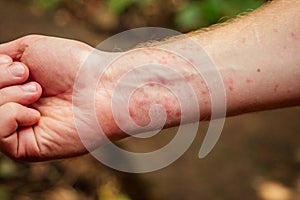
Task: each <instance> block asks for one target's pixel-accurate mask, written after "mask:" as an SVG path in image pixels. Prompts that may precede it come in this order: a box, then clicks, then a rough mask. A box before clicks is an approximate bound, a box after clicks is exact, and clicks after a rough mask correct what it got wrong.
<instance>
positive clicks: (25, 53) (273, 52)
mask: <svg viewBox="0 0 300 200" xmlns="http://www.w3.org/2000/svg"><path fill="white" fill-rule="evenodd" d="M299 11H300V2H299V1H298V0H289V1H287V0H278V1H274V2H273V3H271V4H270V5H267V6H264V7H262V8H260V9H258V10H256V11H254V12H253V13H251V14H249V15H247V16H245V17H242V18H241V19H237V20H235V21H233V22H231V23H228V24H226V25H223V26H219V27H216V28H214V29H212V30H210V31H208V32H203V31H198V32H195V33H190V34H188V36H189V37H191V38H193V39H194V40H195V41H196V42H198V43H199V44H200V45H201V46H202V48H203V49H204V50H205V51H206V52H207V53H208V54H209V55H210V56H211V58H212V60H213V61H214V62H215V64H216V65H217V67H218V69H219V71H220V73H221V76H222V78H223V81H224V84H225V89H226V96H227V114H228V115H236V114H242V113H247V112H252V111H259V110H266V109H272V108H277V107H285V106H294V105H299V102H300V90H299V88H300V82H299V77H300V59H299V56H298V54H299V52H300V43H299V40H300V20H299V19H300V14H299V13H300V12H299ZM270 22H271V23H270ZM178 44H180V45H181V46H184V40H182V39H180V38H177V39H174V40H173V41H170V43H169V45H175V46H178ZM161 45H164V44H161ZM157 46H159V44H158V45H157ZM186 50H187V51H191V49H189V46H186ZM91 51H92V48H91V47H89V46H87V45H85V44H83V43H80V42H76V41H72V40H65V39H58V38H52V37H45V36H35V35H33V36H27V37H24V38H21V39H18V40H16V41H13V42H10V43H7V44H2V45H0V54H6V55H9V56H11V57H12V58H13V59H14V60H15V61H20V62H23V63H24V64H25V65H26V66H27V67H28V69H29V71H30V79H31V80H32V81H35V82H37V83H39V85H40V86H41V88H42V90H43V93H42V94H40V93H41V88H40V89H39V91H40V92H39V93H36V95H35V97H32V99H31V101H32V102H34V101H36V99H37V97H39V95H41V98H40V99H39V100H38V101H37V102H35V103H34V104H33V106H32V107H33V108H34V109H36V110H37V111H39V113H40V116H39V115H38V114H36V113H35V114H28V113H29V111H28V110H26V109H25V108H24V107H22V108H19V109H16V108H15V107H17V106H16V105H14V106H13V107H14V108H15V110H17V111H18V112H15V114H14V115H13V116H9V115H7V114H6V113H7V112H8V111H7V110H5V109H0V112H1V113H0V116H1V117H0V127H10V129H3V130H2V132H0V145H1V151H2V152H4V153H5V154H7V155H9V156H11V157H12V158H14V159H18V160H25V161H42V160H51V159H57V158H65V157H72V156H77V155H82V154H84V153H86V152H87V150H86V149H85V147H84V145H83V144H82V142H81V140H80V138H79V136H78V133H77V131H76V127H75V124H74V120H73V115H74V113H73V109H72V93H73V85H74V82H75V79H76V74H77V72H78V70H79V68H80V65H81V64H82V63H83V61H84V59H85V58H86V57H87V55H88V54H89V53H90V52H91ZM147 51H149V49H147V48H145V49H140V50H139V51H134V52H131V54H133V55H132V59H131V60H130V59H129V60H128V59H126V60H122V58H121V59H119V60H118V61H117V62H115V63H114V65H113V67H112V68H111V71H110V72H109V73H108V74H107V75H106V76H104V77H102V78H101V80H100V83H99V85H98V87H97V94H96V105H95V106H96V107H95V108H96V114H97V117H98V118H97V119H98V121H99V123H100V125H101V127H102V129H103V130H104V132H105V134H106V135H107V136H108V137H109V138H110V139H112V140H117V139H120V138H123V137H125V136H126V135H125V134H124V132H123V131H121V130H120V128H119V127H118V126H117V124H116V122H115V120H114V117H113V114H112V110H111V107H110V101H111V97H112V94H113V89H114V84H115V81H116V80H118V78H119V77H120V76H121V75H122V74H123V73H124V72H126V70H130V68H132V66H133V65H136V64H137V63H138V62H140V61H145V60H147V59H151V60H152V61H153V62H154V61H155V62H156V63H161V64H164V65H168V66H170V67H171V68H173V69H174V70H177V71H178V72H180V74H182V76H183V77H184V80H185V81H186V82H188V83H189V84H190V85H191V86H192V88H193V89H194V91H195V93H196V96H197V97H198V98H197V99H198V105H199V107H201V110H200V112H201V113H200V114H201V117H202V119H205V118H208V117H209V116H210V100H209V99H210V97H209V92H210V91H208V88H207V85H206V84H205V82H204V81H203V78H202V77H201V76H200V75H198V74H197V73H193V72H192V67H191V65H190V63H189V62H186V61H184V60H180V59H178V58H174V57H172V55H168V54H166V55H164V56H163V57H162V56H161V55H160V54H161V52H159V51H158V52H156V53H155V52H154V53H153V56H152V57H150V58H149V56H148V55H147ZM152 52H153V51H151V53H152ZM99 55H101V54H99ZM102 55H105V54H102ZM99 60H101V59H100V58H99ZM0 75H1V73H0ZM0 78H1V80H2V77H0ZM144 78H145V80H146V79H147V75H145V76H144ZM25 79H26V77H25V78H24V80H22V81H21V80H20V81H19V82H18V83H15V84H20V83H23V82H24V81H25ZM158 79H159V80H160V81H161V82H162V84H167V85H175V86H176V85H178V84H180V82H182V81H178V79H175V78H174V79H172V77H171V78H170V77H169V78H164V77H163V76H161V77H159V78H158ZM147 81H151V80H147ZM128 84H129V83H128ZM4 85H5V84H4ZM4 85H3V86H4ZM8 85H9V84H8ZM85 87H88V86H83V89H84V88H85ZM1 90H2V89H1ZM12 101H13V102H16V103H20V104H23V105H27V104H30V103H32V102H30V101H27V102H26V103H24V102H19V101H17V100H12ZM20 104H18V105H20ZM152 104H159V105H161V106H162V107H163V108H164V109H165V114H166V126H168V127H169V126H176V125H178V123H179V122H180V118H181V117H182V115H181V113H180V112H181V111H180V106H179V104H178V101H177V99H176V97H175V96H174V95H172V93H170V92H169V91H167V90H166V89H165V88H163V87H160V85H158V84H148V85H146V86H145V87H143V88H141V89H138V90H136V91H135V93H133V95H132V98H131V99H130V101H129V112H128V113H129V115H130V118H131V119H132V120H133V121H134V122H135V123H136V124H137V125H140V126H146V125H147V124H149V123H150V117H149V109H150V107H151V105H152ZM5 105H6V104H5V103H3V104H2V105H1V107H0V108H3V107H4V106H5ZM188 109H190V111H191V112H190V114H186V116H183V117H184V118H185V119H186V122H189V121H193V120H195V119H194V116H196V113H195V112H199V110H197V109H195V108H193V107H191V108H188ZM26 112H27V113H26ZM120 115H121V118H122V113H120ZM6 116H7V117H6ZM24 116H27V117H24ZM124 118H126V117H125V115H124ZM28 119H31V120H28ZM82 120H86V121H83V122H82V123H88V121H89V119H87V118H86V119H82ZM32 124H34V125H32ZM26 125H30V126H26ZM31 125H32V126H31ZM18 126H22V127H18ZM24 126H25V127H24ZM91 126H94V125H91ZM155 126H156V125H155V124H153V128H155ZM150 128H151V127H150ZM126 129H128V130H130V131H132V132H139V131H140V130H138V128H137V127H136V126H135V127H130V126H129V127H126ZM87 138H89V139H90V140H93V141H92V142H91V143H93V144H95V143H98V142H99V143H100V142H101V139H100V140H99V141H97V139H95V138H93V137H89V136H87Z"/></svg>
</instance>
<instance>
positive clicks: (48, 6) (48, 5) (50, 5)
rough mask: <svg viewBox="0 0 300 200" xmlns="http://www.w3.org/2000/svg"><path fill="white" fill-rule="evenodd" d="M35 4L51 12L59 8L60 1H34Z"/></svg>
mask: <svg viewBox="0 0 300 200" xmlns="http://www.w3.org/2000/svg"><path fill="white" fill-rule="evenodd" d="M33 2H34V3H36V4H37V5H39V6H41V7H42V8H44V9H47V10H51V9H54V8H55V7H57V5H58V3H59V2H60V0H34V1H33Z"/></svg>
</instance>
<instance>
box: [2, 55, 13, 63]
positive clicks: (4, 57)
mask: <svg viewBox="0 0 300 200" xmlns="http://www.w3.org/2000/svg"><path fill="white" fill-rule="evenodd" d="M11 62H12V60H11V58H10V57H8V56H6V55H0V64H9V63H11Z"/></svg>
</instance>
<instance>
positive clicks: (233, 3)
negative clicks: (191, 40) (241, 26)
mask: <svg viewBox="0 0 300 200" xmlns="http://www.w3.org/2000/svg"><path fill="white" fill-rule="evenodd" d="M262 3H263V1H262V0H261V1H260V0H244V1H241V0H202V1H188V2H187V3H186V4H185V5H184V6H182V7H181V8H180V9H179V10H178V12H177V15H176V18H175V24H176V25H177V27H178V28H180V29H181V30H182V31H190V30H194V29H197V28H200V27H204V26H209V25H211V24H215V23H217V22H219V21H220V19H221V18H222V17H224V16H225V17H228V18H232V17H234V16H236V15H237V14H240V13H242V12H245V11H249V10H251V9H255V8H257V7H259V6H260V5H261V4H262Z"/></svg>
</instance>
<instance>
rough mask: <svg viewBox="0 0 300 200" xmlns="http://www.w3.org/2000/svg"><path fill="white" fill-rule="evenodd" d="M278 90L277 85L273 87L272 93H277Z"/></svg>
mask: <svg viewBox="0 0 300 200" xmlns="http://www.w3.org/2000/svg"><path fill="white" fill-rule="evenodd" d="M278 88H279V85H278V84H276V85H274V92H277V91H278Z"/></svg>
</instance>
